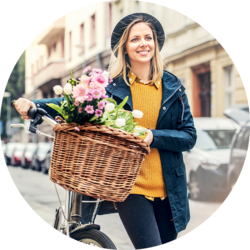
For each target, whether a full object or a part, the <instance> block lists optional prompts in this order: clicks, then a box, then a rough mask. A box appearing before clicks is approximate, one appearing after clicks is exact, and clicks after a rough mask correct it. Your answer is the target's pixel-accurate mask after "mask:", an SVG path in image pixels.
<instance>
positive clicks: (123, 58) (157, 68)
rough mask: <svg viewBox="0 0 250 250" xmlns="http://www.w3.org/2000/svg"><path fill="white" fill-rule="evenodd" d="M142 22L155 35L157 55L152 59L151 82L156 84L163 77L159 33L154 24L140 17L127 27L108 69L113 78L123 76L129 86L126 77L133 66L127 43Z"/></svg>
mask: <svg viewBox="0 0 250 250" xmlns="http://www.w3.org/2000/svg"><path fill="white" fill-rule="evenodd" d="M141 22H142V23H146V24H147V25H148V26H149V27H150V28H151V30H152V33H153V39H154V42H155V53H154V56H153V57H152V59H151V79H152V80H151V81H152V82H155V81H156V80H157V79H159V78H160V79H161V78H162V76H163V69H164V65H163V61H162V59H161V55H160V51H159V44H158V40H157V32H156V30H155V27H154V26H153V24H152V23H150V21H147V20H144V18H143V16H139V17H138V18H136V19H135V20H134V21H133V22H131V23H130V24H129V25H128V26H127V27H126V29H125V30H124V32H123V34H122V36H121V38H120V40H119V42H118V43H117V44H116V45H115V47H114V49H113V53H112V54H111V58H110V63H109V68H108V72H109V73H110V75H111V77H112V78H116V77H120V76H122V78H123V79H124V81H125V83H126V84H127V85H129V86H130V84H129V82H128V81H127V77H126V76H127V70H128V69H131V65H130V62H129V57H128V54H125V49H126V43H127V40H128V36H129V32H130V30H131V28H132V27H133V25H135V24H136V23H141ZM114 55H117V57H115V56H114Z"/></svg>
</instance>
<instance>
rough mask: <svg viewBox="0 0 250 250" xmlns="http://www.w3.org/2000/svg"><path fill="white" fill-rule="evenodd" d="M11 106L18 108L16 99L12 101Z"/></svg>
mask: <svg viewBox="0 0 250 250" xmlns="http://www.w3.org/2000/svg"><path fill="white" fill-rule="evenodd" d="M11 107H12V108H16V100H13V101H12V102H11Z"/></svg>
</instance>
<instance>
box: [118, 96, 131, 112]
mask: <svg viewBox="0 0 250 250" xmlns="http://www.w3.org/2000/svg"><path fill="white" fill-rule="evenodd" d="M127 100H128V96H126V97H125V98H124V99H123V101H122V102H121V103H120V104H119V105H118V106H117V107H116V108H117V109H121V108H123V106H124V105H125V104H126V102H127Z"/></svg>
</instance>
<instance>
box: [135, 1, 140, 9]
mask: <svg viewBox="0 0 250 250" xmlns="http://www.w3.org/2000/svg"><path fill="white" fill-rule="evenodd" d="M135 12H140V2H139V1H135Z"/></svg>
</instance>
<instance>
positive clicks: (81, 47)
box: [79, 23, 84, 55]
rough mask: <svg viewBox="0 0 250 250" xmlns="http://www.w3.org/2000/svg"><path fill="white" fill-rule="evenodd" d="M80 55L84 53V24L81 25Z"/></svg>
mask: <svg viewBox="0 0 250 250" xmlns="http://www.w3.org/2000/svg"><path fill="white" fill-rule="evenodd" d="M79 42H80V55H81V54H83V53H84V24H83V23H82V24H81V25H80V39H79Z"/></svg>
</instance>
